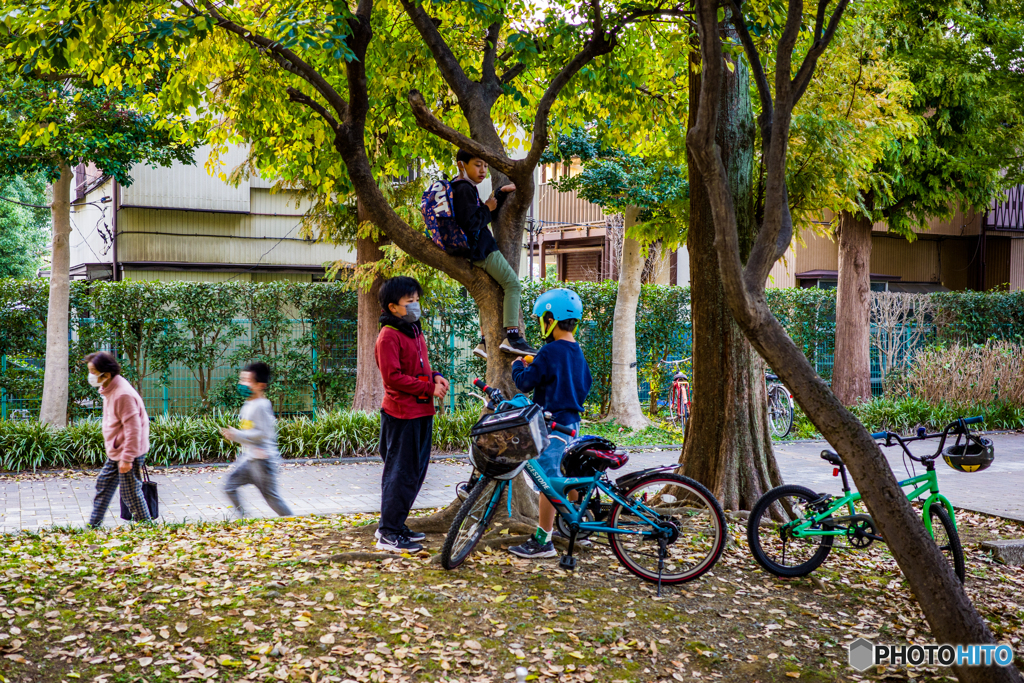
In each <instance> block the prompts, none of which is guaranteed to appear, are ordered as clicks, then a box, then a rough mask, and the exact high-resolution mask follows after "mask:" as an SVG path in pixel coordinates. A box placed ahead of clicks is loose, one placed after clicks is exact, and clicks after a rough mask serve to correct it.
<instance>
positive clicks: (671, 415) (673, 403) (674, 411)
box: [668, 382, 679, 422]
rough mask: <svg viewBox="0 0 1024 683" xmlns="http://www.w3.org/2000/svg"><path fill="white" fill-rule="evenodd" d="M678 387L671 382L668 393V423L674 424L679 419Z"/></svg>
mask: <svg viewBox="0 0 1024 683" xmlns="http://www.w3.org/2000/svg"><path fill="white" fill-rule="evenodd" d="M678 403H679V385H678V384H676V383H675V382H672V389H670V390H669V392H668V421H669V422H675V421H676V420H678V419H679V410H678V408H677V405H678Z"/></svg>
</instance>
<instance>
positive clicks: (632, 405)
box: [606, 206, 651, 429]
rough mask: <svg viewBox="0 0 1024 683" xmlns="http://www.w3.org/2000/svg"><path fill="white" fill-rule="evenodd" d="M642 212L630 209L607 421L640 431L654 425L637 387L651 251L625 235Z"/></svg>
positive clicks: (621, 264) (617, 301) (617, 303)
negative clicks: (639, 328) (640, 316)
mask: <svg viewBox="0 0 1024 683" xmlns="http://www.w3.org/2000/svg"><path fill="white" fill-rule="evenodd" d="M639 212H640V210H639V209H638V208H637V207H635V206H630V207H627V208H626V226H625V229H624V231H623V237H622V257H621V258H620V259H619V289H618V292H617V293H616V295H615V314H614V317H613V319H612V377H611V382H612V394H611V399H610V403H609V405H608V415H607V418H606V419H607V420H608V421H609V422H615V423H617V424H620V425H622V426H623V427H629V428H631V429H640V428H642V427H646V426H647V425H649V424H650V423H651V421H650V420H648V419H647V417H646V416H645V415H644V413H643V410H642V409H641V408H640V393H639V390H638V388H637V378H636V375H637V370H636V369H637V362H636V308H637V304H638V303H639V302H640V278H641V277H642V275H643V271H644V265H645V264H646V262H647V259H646V256H647V251H648V250H647V249H645V248H644V247H643V245H641V244H640V242H638V241H637V240H635V239H631V238H629V237H627V236H626V235H625V233H626V232H628V231H629V229H630V228H631V227H633V226H634V225H635V224H636V218H637V215H638V214H639Z"/></svg>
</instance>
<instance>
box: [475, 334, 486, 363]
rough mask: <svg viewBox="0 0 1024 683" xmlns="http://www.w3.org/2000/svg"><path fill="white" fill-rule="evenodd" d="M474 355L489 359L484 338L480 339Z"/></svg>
mask: <svg viewBox="0 0 1024 683" xmlns="http://www.w3.org/2000/svg"><path fill="white" fill-rule="evenodd" d="M473 354H474V355H477V356H480V357H481V358H484V359H486V358H487V343H486V342H485V341H484V338H483V337H480V343H479V344H477V345H476V348H475V349H473Z"/></svg>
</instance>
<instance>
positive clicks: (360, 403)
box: [352, 237, 384, 410]
mask: <svg viewBox="0 0 1024 683" xmlns="http://www.w3.org/2000/svg"><path fill="white" fill-rule="evenodd" d="M382 258H384V252H383V251H381V250H380V245H379V244H377V242H376V241H374V239H373V238H371V237H359V238H357V239H356V268H361V267H363V266H368V265H370V264H374V263H377V262H378V261H380V260H381V259H382ZM381 282H382V280H381V278H380V277H374V278H373V282H372V283H371V284H370V286H369V287H367V288H363V287H360V288H359V291H358V292H357V294H356V296H357V302H358V311H357V315H356V318H357V321H358V323H357V324H358V330H357V333H356V340H357V341H356V345H357V349H356V389H355V393H354V394H353V396H352V410H380V406H381V403H382V401H383V400H384V382H383V381H382V380H381V376H380V372H378V371H377V361H376V358H375V357H374V344H375V343H376V340H377V333H378V332H379V331H380V324H379V322H378V320H379V319H380V313H381V308H380V302H379V301H378V300H377V294H378V292H379V291H380V285H381Z"/></svg>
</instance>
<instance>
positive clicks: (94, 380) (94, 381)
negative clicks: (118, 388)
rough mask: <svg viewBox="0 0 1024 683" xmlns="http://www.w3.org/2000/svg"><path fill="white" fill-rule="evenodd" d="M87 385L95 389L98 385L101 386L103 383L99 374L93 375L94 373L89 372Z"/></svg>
mask: <svg viewBox="0 0 1024 683" xmlns="http://www.w3.org/2000/svg"><path fill="white" fill-rule="evenodd" d="M89 386H91V387H95V388H96V389H99V388H100V387H102V386H103V384H102V383H101V382H100V376H99V375H94V374H92V373H91V372H90V373H89Z"/></svg>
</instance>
